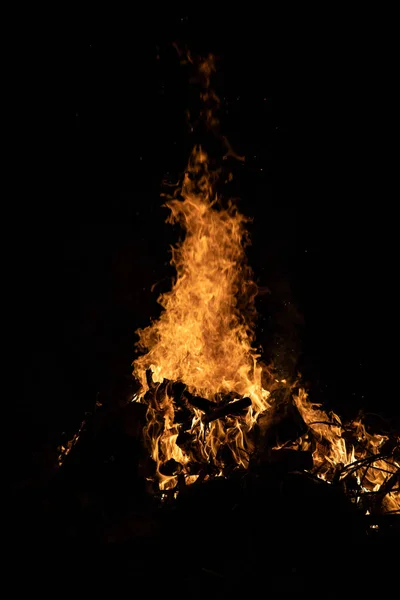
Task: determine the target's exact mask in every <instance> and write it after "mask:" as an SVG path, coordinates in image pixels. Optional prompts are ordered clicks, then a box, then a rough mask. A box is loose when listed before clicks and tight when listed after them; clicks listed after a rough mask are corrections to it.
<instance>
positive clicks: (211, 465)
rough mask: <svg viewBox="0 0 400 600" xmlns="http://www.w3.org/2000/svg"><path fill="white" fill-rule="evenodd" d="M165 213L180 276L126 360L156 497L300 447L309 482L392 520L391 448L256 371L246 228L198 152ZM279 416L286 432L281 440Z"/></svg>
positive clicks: (396, 501) (398, 504)
mask: <svg viewBox="0 0 400 600" xmlns="http://www.w3.org/2000/svg"><path fill="white" fill-rule="evenodd" d="M166 206H167V207H168V208H169V209H170V211H171V212H170V216H169V222H171V223H172V222H178V223H179V224H180V225H181V226H182V228H183V229H184V231H185V237H184V239H183V241H182V242H180V243H179V244H178V246H177V247H175V248H173V252H172V264H173V265H174V267H175V268H176V272H177V275H176V279H175V281H174V283H173V286H172V289H171V291H170V292H168V293H165V294H163V295H162V296H161V297H160V298H159V302H160V304H161V305H162V307H163V309H164V310H163V312H162V314H161V316H160V318H159V319H158V320H157V321H155V322H153V323H152V324H151V325H150V326H149V327H147V328H146V329H144V330H140V331H139V332H138V333H139V347H140V349H142V350H143V351H144V353H143V354H142V355H141V356H139V357H138V358H137V359H136V360H135V362H134V375H135V377H136V378H137V379H138V381H140V384H141V389H140V391H139V392H138V393H137V394H136V395H135V397H134V400H135V401H136V402H140V403H144V404H145V405H146V406H147V414H146V420H147V424H146V427H145V428H144V438H145V443H146V446H147V448H148V450H149V452H150V455H151V458H152V459H153V465H154V472H153V474H152V475H151V476H150V478H151V479H152V480H153V481H154V483H155V484H156V485H155V489H159V490H161V491H166V490H174V494H175V496H176V495H177V494H178V492H179V490H180V489H181V488H182V486H188V485H192V484H194V483H195V482H196V483H197V484H199V483H200V482H202V481H207V480H209V479H212V478H216V477H229V475H230V474H231V473H232V472H233V471H235V470H243V471H244V470H246V469H248V468H249V466H251V465H252V462H254V463H255V462H257V461H259V460H260V451H261V450H262V452H263V453H265V454H266V455H267V456H269V457H270V458H271V456H272V455H274V460H276V456H277V453H278V454H279V452H281V453H282V456H284V455H286V456H287V452H288V451H290V452H295V451H296V450H297V451H300V452H301V456H302V460H304V455H305V454H307V455H309V459H310V460H309V465H308V468H307V469H306V471H307V472H308V473H309V474H310V475H312V476H314V477H318V478H320V479H322V480H324V481H325V482H327V483H329V484H338V485H341V486H342V487H343V489H344V490H346V491H347V492H348V493H349V494H350V495H351V497H352V499H353V501H354V502H356V503H357V504H358V503H360V505H361V506H362V507H363V509H364V510H365V512H369V511H373V510H375V511H376V510H383V511H384V512H397V511H399V509H400V495H399V483H398V477H399V468H400V463H399V460H398V442H399V439H398V438H396V436H394V437H392V438H389V436H387V435H381V434H379V433H375V434H371V433H369V432H367V430H366V428H365V427H364V425H363V423H362V421H361V420H359V419H358V420H355V421H352V422H351V423H347V424H342V422H341V420H340V418H339V417H338V416H337V415H336V414H334V413H330V414H327V413H326V412H325V411H324V410H323V409H322V407H321V406H320V405H315V404H313V403H312V402H311V401H309V399H308V396H307V393H306V392H305V390H304V389H303V388H302V387H301V386H300V385H299V384H298V383H297V382H295V383H290V382H288V381H286V380H285V379H280V378H279V377H277V375H276V373H275V372H274V370H273V369H272V368H268V367H266V366H265V365H263V364H262V362H261V360H260V355H259V354H258V353H257V352H256V350H255V349H254V346H253V342H254V338H255V332H254V313H255V309H254V298H255V295H256V291H257V288H256V285H255V283H254V281H253V280H252V274H251V269H250V268H249V266H248V265H247V263H246V257H245V245H246V243H247V241H248V240H247V236H246V229H245V224H246V219H245V218H244V217H243V216H242V215H241V214H240V213H239V212H238V210H237V209H236V208H235V206H234V204H232V203H230V204H228V205H227V206H226V207H223V206H222V204H221V203H220V201H219V199H218V197H216V196H215V195H214V193H213V176H212V173H210V170H209V164H208V158H207V155H206V153H205V152H204V151H203V150H202V149H201V148H195V149H194V150H193V153H192V156H191V158H190V161H189V165H188V169H187V171H186V173H185V177H184V181H183V184H182V188H181V189H180V190H179V192H178V193H177V194H176V195H175V197H174V198H172V199H170V200H168V201H167V203H166ZM289 413H290V415H291V416H288V415H289ZM295 413H296V414H295ZM288 418H289V419H292V421H293V424H294V427H292V428H291V431H289V436H288V437H286V438H285V439H283V437H282V436H285V435H287V431H286V429H287V427H286V429H285V423H286V424H287V421H288ZM300 431H302V434H301V435H299V436H298V437H295V438H294V439H293V438H292V437H290V436H293V432H295V433H296V432H300ZM278 439H279V442H278ZM267 442H268V443H269V444H270V446H269V447H268V445H267ZM396 453H397V454H396Z"/></svg>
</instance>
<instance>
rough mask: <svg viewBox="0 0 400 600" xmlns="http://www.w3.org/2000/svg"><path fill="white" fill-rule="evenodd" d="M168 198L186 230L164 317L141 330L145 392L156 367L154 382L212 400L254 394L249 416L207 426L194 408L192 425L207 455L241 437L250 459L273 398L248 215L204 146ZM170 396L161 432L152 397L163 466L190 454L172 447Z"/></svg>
mask: <svg viewBox="0 0 400 600" xmlns="http://www.w3.org/2000/svg"><path fill="white" fill-rule="evenodd" d="M166 206H167V207H168V208H169V209H170V211H171V214H170V216H169V219H168V221H169V222H178V223H179V224H180V225H181V226H182V227H183V229H184V230H185V233H186V236H185V238H184V240H183V241H182V242H181V243H180V244H179V245H178V246H177V247H175V248H173V250H172V261H171V262H172V264H173V265H174V267H175V268H176V272H177V276H176V281H175V283H174V285H173V287H172V290H171V291H170V292H168V293H166V294H163V295H162V296H161V297H160V298H159V302H160V304H161V305H162V306H163V308H164V311H163V313H162V314H161V316H160V318H159V320H158V321H156V322H154V323H153V324H152V325H151V326H149V327H147V328H146V329H144V330H140V331H139V332H138V333H139V338H140V340H139V346H140V348H141V349H143V350H145V351H146V353H145V354H143V355H142V356H140V357H139V358H138V359H137V360H136V361H135V363H134V374H135V375H136V377H137V378H138V379H139V380H140V381H141V383H142V393H141V396H142V397H143V396H144V394H145V393H146V391H147V390H148V383H147V380H146V371H147V370H148V369H151V372H152V380H153V382H155V383H156V382H162V381H163V380H164V379H167V380H170V381H181V382H183V383H184V384H185V385H186V386H187V388H188V390H189V391H190V392H192V393H195V394H198V395H199V396H201V397H203V398H206V399H208V400H211V401H215V400H216V395H217V394H227V393H229V392H234V395H236V397H237V398H243V397H244V396H247V397H249V398H250V399H251V407H250V408H249V409H248V411H247V414H246V416H245V417H244V418H243V417H229V418H227V422H226V423H224V425H222V423H221V422H218V423H217V422H214V423H211V424H210V425H209V426H208V427H205V425H204V423H203V422H202V420H201V418H200V416H201V415H200V414H198V412H199V411H197V412H196V409H194V411H193V414H194V419H193V421H194V423H193V424H192V427H191V430H192V433H193V432H194V430H195V429H196V428H197V431H196V434H195V435H196V436H197V442H198V444H199V445H201V446H202V447H201V449H200V455H202V456H203V457H204V459H206V460H209V459H210V456H211V457H213V458H214V460H216V453H217V452H218V448H219V446H220V444H221V443H227V444H228V445H231V446H232V444H233V446H235V444H239V446H238V448H235V449H234V450H233V451H234V452H235V453H236V459H237V462H238V463H243V460H244V459H243V457H241V456H240V454H241V452H240V448H242V450H244V446H245V445H246V442H245V433H246V430H248V429H249V428H250V427H251V425H252V424H253V423H254V420H255V418H256V416H257V414H259V413H260V412H262V411H264V410H265V409H266V408H268V406H269V405H268V401H267V400H268V396H269V392H268V391H267V390H265V389H263V387H262V385H261V372H262V370H261V367H260V366H259V365H258V364H257V358H258V356H257V354H256V353H255V351H254V349H253V347H252V341H253V329H252V325H253V323H252V315H253V313H254V296H255V293H256V286H255V284H254V283H253V282H252V280H251V271H250V269H249V268H248V267H247V264H246V256H245V251H244V245H245V242H246V230H245V223H246V219H245V217H243V216H242V215H241V214H240V213H239V212H238V211H237V210H236V208H235V207H234V206H233V205H232V204H230V205H229V206H228V207H227V208H222V207H221V206H218V199H217V198H216V196H215V195H214V193H213V175H212V174H211V173H210V172H209V168H208V160H207V155H206V154H205V153H204V152H203V151H202V150H201V149H198V148H196V149H195V150H194V151H193V154H192V157H191V159H190V162H189V167H188V171H187V173H186V175H185V178H184V182H183V185H182V190H181V198H178V197H175V198H172V199H170V200H169V201H167V203H166ZM163 403H164V404H162V406H163V407H164V417H163V419H164V425H163V432H162V433H160V432H159V431H158V433H157V435H155V436H154V419H157V418H156V415H155V412H157V411H155V410H154V407H153V408H152V403H151V401H150V402H149V414H148V417H149V423H153V426H151V427H149V429H148V432H147V434H148V436H150V440H149V441H150V445H151V448H152V454H153V458H154V459H155V460H156V463H157V464H158V467H160V465H161V464H163V463H165V462H167V461H168V460H169V459H170V458H174V460H176V461H177V462H178V463H179V464H180V465H181V466H183V467H184V466H185V465H186V464H187V462H188V456H187V455H185V453H184V452H183V451H182V450H181V449H180V448H178V446H176V448H175V447H174V448H175V449H174V450H173V451H172V450H169V451H168V450H166V447H165V436H166V435H167V436H168V439H169V444H172V446H174V444H175V445H176V438H177V436H178V430H177V425H176V424H175V423H174V408H173V397H172V396H168V395H165V396H164V399H163ZM158 404H159V402H158ZM235 427H236V428H237V431H235V434H234V433H233V431H234V429H235ZM173 436H175V439H174V441H173V442H172V441H171V438H172V437H173ZM201 436H202V439H203V440H204V441H201V439H200V438H201ZM233 438H235V442H234V443H233V441H232V440H233ZM160 445H161V446H163V449H161V447H160ZM239 447H240V448H239ZM177 448H178V450H177ZM160 451H161V454H160ZM217 462H218V461H217Z"/></svg>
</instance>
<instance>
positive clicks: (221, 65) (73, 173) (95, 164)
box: [20, 12, 399, 472]
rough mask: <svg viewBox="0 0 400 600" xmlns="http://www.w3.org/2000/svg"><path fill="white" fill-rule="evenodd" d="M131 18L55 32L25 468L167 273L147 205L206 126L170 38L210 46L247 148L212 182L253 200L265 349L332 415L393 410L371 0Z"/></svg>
mask: <svg viewBox="0 0 400 600" xmlns="http://www.w3.org/2000/svg"><path fill="white" fill-rule="evenodd" d="M132 19H133V21H132V22H133V23H134V24H133V25H132V28H130V27H126V24H125V25H124V27H122V26H121V28H118V27H116V28H113V29H111V27H110V28H107V27H96V26H94V27H90V28H89V27H88V28H87V29H84V30H83V31H81V34H80V35H79V36H76V37H75V39H74V40H73V42H71V44H70V47H69V50H68V54H69V59H70V67H71V68H70V71H71V74H72V82H73V88H72V91H73V93H72V96H71V101H70V106H69V113H68V118H69V119H70V131H69V132H67V137H66V139H65V143H64V142H61V143H60V145H61V146H62V147H63V148H62V156H66V157H67V165H68V167H67V171H68V172H67V174H66V177H67V178H68V188H69V192H68V199H67V201H64V200H63V202H62V203H61V202H59V200H58V199H57V190H59V189H60V185H61V184H60V183H58V184H57V185H56V186H55V190H56V193H55V197H54V205H53V212H52V215H54V219H53V222H54V229H53V228H52V229H51V231H50V232H49V230H48V228H47V227H46V226H45V225H44V224H43V222H38V223H37V230H38V231H42V232H43V235H41V236H38V237H40V242H39V243H38V246H37V255H38V258H37V261H36V262H38V261H39V262H40V263H41V266H40V274H38V273H36V275H35V277H33V276H32V284H33V285H34V289H35V290H38V289H40V288H41V287H42V288H43V290H45V294H43V296H42V294H41V293H39V292H37V291H35V297H38V296H40V297H41V299H40V300H38V301H37V310H36V305H35V311H34V312H35V322H34V323H33V328H34V333H33V334H32V339H33V340H34V343H32V347H31V350H30V356H29V360H28V361H27V364H26V366H25V399H24V402H23V404H22V406H21V419H20V423H21V428H20V438H21V440H22V439H23V440H24V447H26V445H27V446H28V447H29V448H30V451H32V455H33V458H32V461H31V459H30V458H29V459H28V460H27V461H26V465H27V466H26V468H27V469H29V468H31V466H32V465H31V462H32V464H33V465H34V468H35V469H36V470H38V472H42V471H43V470H45V468H46V466H45V464H44V463H45V462H46V460H47V459H46V458H45V457H46V456H48V454H49V453H50V455H51V456H52V452H54V453H56V448H57V446H58V444H59V443H60V441H61V439H64V438H63V437H62V436H63V432H65V436H66V438H67V439H68V438H70V437H71V435H73V433H74V432H75V431H76V428H77V427H78V426H79V424H80V422H81V420H82V419H83V417H84V414H85V411H91V410H92V409H93V406H94V404H95V402H96V398H98V397H101V398H102V401H103V402H104V403H112V402H115V403H118V402H119V401H120V400H123V399H125V398H126V397H127V395H128V394H129V393H130V392H131V390H132V381H131V379H130V373H131V362H132V360H133V359H134V357H135V342H136V340H137V338H136V335H135V330H136V329H137V328H138V327H143V326H145V325H147V324H148V323H149V322H150V319H154V318H156V317H157V315H158V314H159V311H160V307H159V305H158V304H157V302H156V300H157V297H158V295H159V293H160V292H161V291H165V290H167V289H168V288H169V282H170V277H171V276H172V275H173V271H172V269H171V267H170V266H169V260H170V253H169V247H170V245H171V244H173V243H175V242H176V241H177V240H178V239H179V235H180V232H179V230H178V228H176V227H172V226H171V225H168V224H166V223H165V219H166V217H167V210H166V209H165V208H163V207H162V203H163V200H162V198H161V197H160V194H161V193H162V192H163V191H164V187H163V185H164V184H163V182H164V181H169V182H174V183H175V182H177V181H178V180H179V179H180V178H181V176H182V173H183V171H184V169H185V166H186V162H187V158H188V155H189V152H190V150H191V148H192V147H193V145H194V144H195V143H198V142H201V143H204V145H205V147H206V149H207V143H211V142H210V140H208V139H207V138H206V137H205V136H204V134H199V132H198V130H196V127H195V128H194V131H191V125H192V122H191V120H190V119H189V120H188V118H187V110H188V109H189V110H191V109H193V107H195V106H196V102H197V96H198V89H197V88H196V86H195V85H193V84H191V83H190V81H189V79H190V75H191V73H190V70H189V69H188V67H187V66H184V65H181V64H180V60H179V57H178V54H177V51H176V47H175V46H174V43H175V44H178V46H179V47H180V48H183V47H185V45H186V46H187V47H188V48H189V49H190V50H191V51H192V52H193V53H197V54H203V55H204V54H207V53H209V52H211V53H213V54H214V55H215V56H216V57H217V73H216V76H215V78H214V81H213V84H214V88H215V90H216V92H217V93H218V95H219V97H220V98H221V101H222V104H221V111H220V113H219V115H220V123H221V126H220V127H221V132H222V133H223V134H224V135H225V136H226V137H227V139H228V140H229V142H230V144H231V145H232V147H233V148H234V150H235V151H236V152H237V154H239V155H244V156H245V157H246V160H245V162H244V163H243V164H242V163H240V162H238V161H232V162H231V163H229V166H230V167H231V170H232V172H233V175H234V179H233V183H232V184H231V186H230V187H229V190H228V191H229V194H230V195H233V196H235V197H237V198H238V204H239V207H240V210H241V212H243V213H244V214H245V215H247V216H249V217H251V218H252V219H253V221H252V223H251V224H250V235H251V240H252V245H251V246H250V247H249V249H248V257H249V262H250V264H251V266H252V268H253V271H254V275H255V279H256V281H257V283H258V284H259V286H260V288H261V291H262V293H261V294H260V296H259V298H258V300H257V308H258V312H259V319H258V324H257V339H258V342H259V344H260V345H261V346H262V347H263V349H264V356H265V358H266V359H267V360H273V361H275V362H276V364H277V365H278V366H279V367H281V368H283V369H284V370H285V372H287V373H288V374H289V375H292V376H294V375H295V374H296V373H297V371H299V372H300V373H301V374H302V378H303V381H304V382H305V383H306V386H307V388H308V390H309V392H310V395H311V397H312V398H313V399H315V400H316V401H323V402H327V403H328V406H330V407H332V408H334V409H335V411H336V412H338V413H339V414H342V415H344V416H348V415H350V416H352V415H353V416H354V415H355V414H356V413H357V412H358V410H360V409H363V410H364V411H366V412H368V411H371V412H375V413H376V412H377V413H379V414H380V415H382V416H383V417H385V418H389V419H391V420H392V422H393V421H394V420H395V419H398V413H399V411H398V399H397V383H396V380H397V364H396V359H397V355H398V351H397V348H396V346H397V340H398V311H397V285H396V283H397V281H396V280H397V243H398V233H397V222H396V218H395V214H396V212H395V211H396V204H397V201H396V200H395V198H396V197H397V194H396V195H395V192H394V190H393V189H391V184H389V182H390V181H392V180H393V170H394V168H395V167H394V158H393V156H394V155H393V145H394V141H393V136H394V134H393V129H394V121H395V120H396V119H397V106H398V92H397V91H395V83H394V72H395V71H394V58H393V56H394V55H393V51H392V50H391V36H390V34H387V35H386V34H385V29H384V27H383V28H381V27H378V25H377V24H375V25H374V26H373V25H372V24H371V21H374V19H373V18H372V16H371V17H370V19H369V21H370V22H369V23H366V22H365V23H364V22H362V20H361V18H360V17H359V16H357V18H356V17H352V18H350V16H349V15H346V18H344V17H339V16H336V17H334V16H332V15H330V16H329V18H328V16H326V15H325V16H322V15H321V18H320V22H319V25H318V26H317V27H315V26H314V25H311V21H310V22H309V20H308V17H307V16H306V15H302V22H303V21H304V23H310V24H309V25H308V27H305V26H303V25H302V26H301V27H300V25H298V26H295V25H294V24H292V25H291V26H290V27H289V26H288V25H287V22H286V21H282V20H281V19H278V17H275V16H272V14H271V15H270V17H265V18H264V19H265V20H262V21H261V19H260V18H257V17H256V16H254V15H251V16H249V15H240V14H238V15H236V16H232V17H230V19H229V20H228V21H227V20H226V18H225V19H224V18H222V17H217V16H215V17H213V18H212V20H211V21H210V20H209V17H208V16H206V15H204V16H201V17H200V16H198V15H196V16H193V15H190V14H188V13H187V12H182V14H178V15H177V16H171V15H170V14H169V15H166V14H165V15H163V16H160V17H158V18H154V17H153V18H152V19H150V18H149V17H148V16H146V17H144V16H143V17H139V16H138V15H135V16H134V17H132ZM294 21H296V19H294ZM395 113H396V115H395ZM57 127H58V125H57V124H56V125H55V128H56V129H57ZM60 136H61V133H60ZM202 136H203V137H202ZM57 206H58V208H57ZM54 207H56V208H54ZM50 238H51V239H50ZM52 248H54V253H53V251H52ZM59 251H61V252H59ZM35 257H36V251H35ZM35 260H36V258H35ZM154 284H156V285H155V287H154V289H152V286H153V285H154ZM52 449H54V450H52ZM24 452H25V450H24ZM21 453H22V451H21ZM46 453H47V454H46Z"/></svg>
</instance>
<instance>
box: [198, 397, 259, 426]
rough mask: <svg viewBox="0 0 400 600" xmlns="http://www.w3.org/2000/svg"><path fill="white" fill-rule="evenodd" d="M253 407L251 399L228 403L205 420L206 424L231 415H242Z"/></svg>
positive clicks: (212, 412) (219, 407)
mask: <svg viewBox="0 0 400 600" xmlns="http://www.w3.org/2000/svg"><path fill="white" fill-rule="evenodd" d="M249 406H251V400H250V398H241V399H240V400H235V401H233V402H228V404H225V405H224V406H218V407H217V408H216V409H214V410H213V411H211V413H209V414H208V415H206V416H205V417H204V418H203V421H204V423H211V421H216V419H223V418H224V417H227V416H230V415H240V414H241V413H242V412H243V411H244V410H245V409H246V408H248V407H249Z"/></svg>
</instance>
